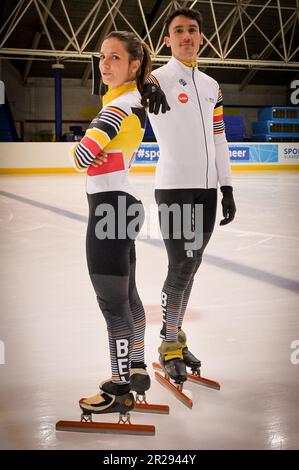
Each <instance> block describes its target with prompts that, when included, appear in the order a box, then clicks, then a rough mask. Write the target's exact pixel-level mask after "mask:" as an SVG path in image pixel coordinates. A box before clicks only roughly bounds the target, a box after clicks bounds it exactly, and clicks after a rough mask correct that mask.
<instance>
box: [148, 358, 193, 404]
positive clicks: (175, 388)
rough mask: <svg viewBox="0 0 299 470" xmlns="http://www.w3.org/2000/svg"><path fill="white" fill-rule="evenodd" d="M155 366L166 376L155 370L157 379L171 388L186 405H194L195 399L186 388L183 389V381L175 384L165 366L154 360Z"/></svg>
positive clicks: (164, 385)
mask: <svg viewBox="0 0 299 470" xmlns="http://www.w3.org/2000/svg"><path fill="white" fill-rule="evenodd" d="M153 368H154V369H157V370H159V371H163V372H164V377H163V375H161V374H160V373H159V372H155V378H156V380H157V381H158V382H159V383H160V384H161V385H162V386H163V387H165V388H167V389H168V390H170V392H172V393H173V394H174V395H175V397H176V398H177V399H178V400H180V401H181V402H182V403H183V404H184V405H186V406H187V407H188V408H190V409H191V408H192V406H193V401H192V398H190V396H188V395H187V392H186V390H183V383H179V384H173V383H172V382H171V379H170V378H169V376H168V375H167V373H166V372H165V370H164V369H163V367H162V366H161V365H160V364H159V363H158V362H153Z"/></svg>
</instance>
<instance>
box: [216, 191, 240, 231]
mask: <svg viewBox="0 0 299 470" xmlns="http://www.w3.org/2000/svg"><path fill="white" fill-rule="evenodd" d="M220 189H221V192H222V194H223V197H222V201H221V204H222V212H223V216H224V219H222V220H221V222H220V224H219V225H226V224H229V223H230V222H231V221H232V220H234V218H235V213H236V205H235V201H234V196H233V188H232V187H231V186H221V188H220Z"/></svg>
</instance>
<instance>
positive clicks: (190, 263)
mask: <svg viewBox="0 0 299 470" xmlns="http://www.w3.org/2000/svg"><path fill="white" fill-rule="evenodd" d="M155 198H156V202H157V204H158V207H159V208H160V209H162V210H160V209H159V223H160V228H161V232H162V236H163V240H164V244H165V247H166V250H167V255H168V274H167V278H166V280H165V283H164V286H163V290H162V297H161V304H162V311H163V324H162V330H161V338H162V339H163V340H165V341H176V340H177V335H178V331H179V329H180V328H181V327H182V322H183V318H184V314H185V311H186V307H187V304H188V300H189V297H190V292H191V289H192V285H193V280H194V275H195V273H196V272H197V270H198V268H199V266H200V264H201V261H202V255H203V252H204V250H205V248H206V246H207V244H208V242H209V240H210V238H211V235H212V232H213V229H214V225H215V218H216V209H217V190H216V189H157V190H156V191H155ZM163 207H164V209H165V207H166V208H168V209H170V208H172V209H173V211H169V223H165V212H164V216H163ZM178 213H179V215H180V218H177V217H176V216H177V215H178ZM183 214H184V217H183ZM195 214H196V215H197V217H196V219H195ZM163 217H164V222H163ZM166 222H167V221H166ZM190 227H191V228H192V231H194V232H195V236H194V237H193V238H191V239H190V236H191V234H190V230H189V228H190ZM196 240H199V241H200V242H197V241H196ZM190 241H191V242H194V243H193V244H192V245H191V248H190V245H189V249H188V243H190Z"/></svg>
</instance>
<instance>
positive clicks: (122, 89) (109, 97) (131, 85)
mask: <svg viewBox="0 0 299 470" xmlns="http://www.w3.org/2000/svg"><path fill="white" fill-rule="evenodd" d="M136 90H137V91H138V88H137V84H136V82H128V83H124V84H123V85H120V86H117V87H116V88H110V87H109V89H108V91H107V93H106V94H105V95H104V96H103V106H106V105H107V104H108V103H110V102H111V101H113V100H115V98H118V97H119V96H120V95H123V94H124V93H128V92H129V91H136Z"/></svg>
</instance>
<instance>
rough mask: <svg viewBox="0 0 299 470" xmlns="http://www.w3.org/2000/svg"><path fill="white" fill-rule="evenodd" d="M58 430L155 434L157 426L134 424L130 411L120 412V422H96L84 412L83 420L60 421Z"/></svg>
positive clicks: (140, 434) (57, 424) (57, 425)
mask: <svg viewBox="0 0 299 470" xmlns="http://www.w3.org/2000/svg"><path fill="white" fill-rule="evenodd" d="M56 431H71V432H89V433H106V434H134V435H138V436H142V435H143V436H154V435H155V433H156V428H155V426H153V425H151V424H132V423H131V421H130V413H125V414H122V413H120V414H119V420H118V423H103V422H95V421H92V414H91V413H90V414H89V413H88V414H87V413H82V415H81V421H58V422H57V423H56Z"/></svg>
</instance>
